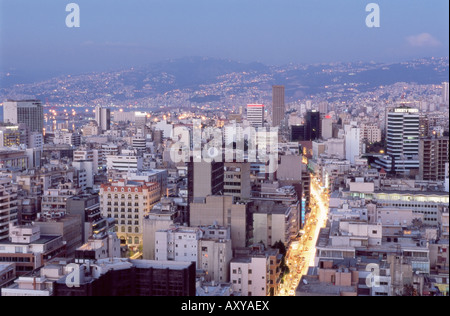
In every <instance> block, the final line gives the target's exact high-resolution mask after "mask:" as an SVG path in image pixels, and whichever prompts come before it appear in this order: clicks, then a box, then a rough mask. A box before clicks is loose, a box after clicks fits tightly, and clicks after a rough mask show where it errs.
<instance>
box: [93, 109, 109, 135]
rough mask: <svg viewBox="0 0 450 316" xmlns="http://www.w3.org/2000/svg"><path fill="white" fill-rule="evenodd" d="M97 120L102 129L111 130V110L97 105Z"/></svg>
mask: <svg viewBox="0 0 450 316" xmlns="http://www.w3.org/2000/svg"><path fill="white" fill-rule="evenodd" d="M95 121H96V122H97V124H98V126H99V127H100V129H101V130H102V131H109V130H110V129H111V110H110V109H106V108H102V107H99V106H98V107H96V108H95Z"/></svg>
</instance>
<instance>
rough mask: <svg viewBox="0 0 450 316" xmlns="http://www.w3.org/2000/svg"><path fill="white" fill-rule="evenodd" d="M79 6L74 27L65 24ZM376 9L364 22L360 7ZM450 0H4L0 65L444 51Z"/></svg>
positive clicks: (310, 58)
mask: <svg viewBox="0 0 450 316" xmlns="http://www.w3.org/2000/svg"><path fill="white" fill-rule="evenodd" d="M70 2H75V3H77V4H78V5H79V6H80V11H81V12H80V13H81V14H80V17H81V25H80V28H68V27H67V26H66V24H65V19H66V16H67V15H68V14H69V13H68V12H66V11H65V8H66V5H67V4H68V3H70ZM370 2H375V3H377V4H379V6H380V8H381V27H380V28H368V27H367V26H366V24H365V20H366V16H367V15H368V13H367V12H366V11H365V7H366V4H368V3H370ZM448 11H449V1H448V0H433V1H425V0H395V1H393V0H374V1H363V0H320V1H318V0H127V1H117V0H109V1H100V0H74V1H70V0H67V1H62V0H39V1H36V0H0V70H1V71H11V70H14V69H15V70H17V71H27V72H29V73H33V72H41V73H43V74H58V73H80V72H90V71H98V70H110V69H118V68H121V67H131V66H139V65H143V64H148V63H152V62H156V61H161V60H164V59H168V58H180V57H186V56H204V57H217V58H230V59H233V60H236V61H241V62H253V61H258V62H262V63H265V64H287V63H290V62H294V63H317V62H334V61H359V60H362V61H370V60H374V61H381V62H395V61H400V60H409V59H413V58H419V57H431V56H436V57H446V56H448V50H449V40H448V38H449V31H448V29H449V13H448Z"/></svg>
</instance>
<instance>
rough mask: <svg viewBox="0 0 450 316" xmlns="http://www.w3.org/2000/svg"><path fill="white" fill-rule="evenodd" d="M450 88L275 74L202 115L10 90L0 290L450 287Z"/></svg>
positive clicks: (419, 291)
mask: <svg viewBox="0 0 450 316" xmlns="http://www.w3.org/2000/svg"><path fill="white" fill-rule="evenodd" d="M448 89H449V86H448V82H444V83H442V84H436V85H418V84H407V83H398V84H394V85H390V86H386V87H382V88H379V89H377V90H375V91H373V92H370V93H367V94H363V93H362V94H361V95H357V96H356V97H355V98H354V99H353V100H356V99H359V102H356V101H355V102H349V103H345V102H337V101H334V102H333V101H330V102H328V101H327V100H323V99H322V100H321V101H317V102H316V101H314V100H313V99H305V100H296V101H294V102H286V99H287V98H286V91H285V86H282V85H278V86H273V87H272V89H271V90H270V92H266V94H271V95H272V102H270V103H269V104H270V105H269V106H266V105H263V104H246V105H238V106H236V107H234V109H230V110H228V111H226V110H225V109H223V108H221V109H215V110H214V109H212V108H208V111H209V112H208V113H207V114H206V112H204V110H203V114H202V110H198V109H192V110H191V111H189V110H186V109H174V108H172V107H169V108H167V109H166V110H161V109H158V110H156V111H155V110H152V111H148V112H143V111H129V110H126V109H125V110H124V109H110V108H108V107H102V106H97V107H95V108H94V109H91V108H86V109H80V108H77V107H64V110H62V108H59V107H52V106H51V105H45V104H43V102H42V101H40V100H7V101H5V102H3V104H2V106H3V123H2V126H1V127H0V136H1V137H0V146H1V150H0V167H1V186H0V188H1V196H2V205H3V206H2V209H1V216H0V218H1V222H0V224H1V226H0V261H1V264H0V266H1V270H0V271H1V278H0V279H1V280H2V284H1V288H2V290H1V291H2V296H21V295H36V296H38V295H42V296H66V295H69V296H73V295H83V296H90V295H165V296H171V295H178V296H179V295H182V296H230V295H232V296H307V295H331V296H336V295H338V296H344V295H345V296H398V295H405V296H406V295H408V296H410V295H420V296H434V295H439V296H441V295H448V238H449V235H448V233H449V226H448V225H449V223H448V214H449V212H448V206H449V201H448V198H449V196H448V192H449V158H448V154H449V150H448V149H449V134H448V133H449V123H448V110H449V90H448ZM274 135H275V137H273V136H274ZM269 155H271V156H270V157H272V158H274V161H270V159H268V158H267V157H268V156H269ZM180 157H181V158H180ZM269 167H271V168H269ZM374 267H376V268H375V270H374ZM167 271H168V272H167ZM179 271H183V273H182V274H180V273H179ZM374 271H376V272H374ZM399 271H401V273H399ZM167 273H168V274H167ZM123 275H126V279H127V281H126V282H125V281H123V278H122V277H121V276H123ZM151 276H152V277H151ZM165 278H169V280H170V282H169V283H167V282H163V281H161V280H163V279H164V280H165ZM158 280H159V281H158ZM105 284H109V285H110V286H105ZM169 284H170V286H169Z"/></svg>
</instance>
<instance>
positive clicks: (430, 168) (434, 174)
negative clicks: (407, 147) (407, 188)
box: [419, 137, 449, 181]
mask: <svg viewBox="0 0 450 316" xmlns="http://www.w3.org/2000/svg"><path fill="white" fill-rule="evenodd" d="M448 143H449V138H448V137H425V138H421V139H420V145H419V153H420V159H419V161H420V168H419V176H420V179H422V180H427V181H444V180H445V176H446V173H445V172H446V170H445V164H446V163H448V157H449V156H448V153H449V151H448V149H449V146H448Z"/></svg>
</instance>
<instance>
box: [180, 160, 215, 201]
mask: <svg viewBox="0 0 450 316" xmlns="http://www.w3.org/2000/svg"><path fill="white" fill-rule="evenodd" d="M223 191H224V163H223V162H205V161H203V162H189V163H188V199H189V202H190V203H192V202H194V200H195V199H199V198H200V199H204V198H206V197H207V196H210V195H222V194H223Z"/></svg>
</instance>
